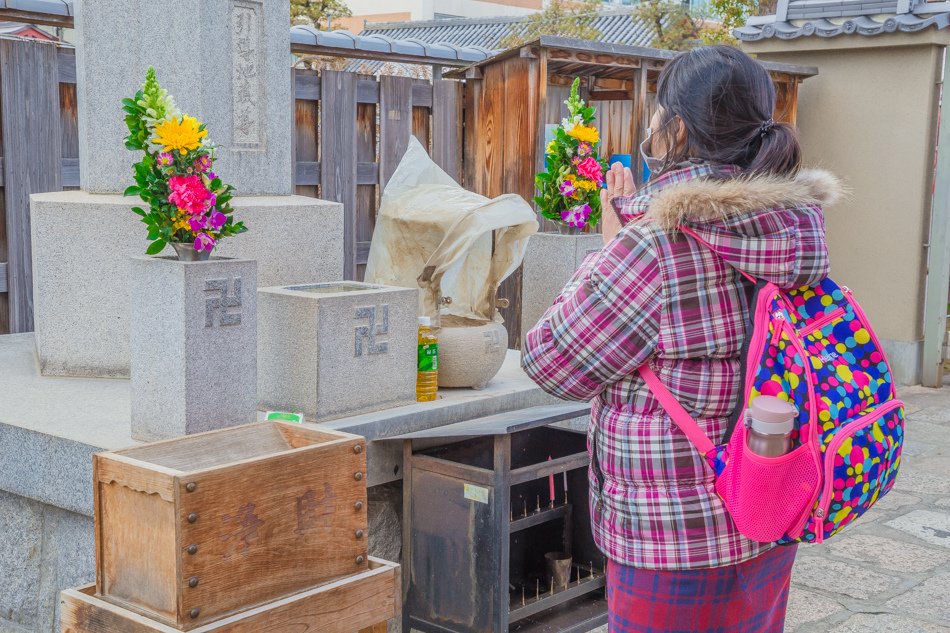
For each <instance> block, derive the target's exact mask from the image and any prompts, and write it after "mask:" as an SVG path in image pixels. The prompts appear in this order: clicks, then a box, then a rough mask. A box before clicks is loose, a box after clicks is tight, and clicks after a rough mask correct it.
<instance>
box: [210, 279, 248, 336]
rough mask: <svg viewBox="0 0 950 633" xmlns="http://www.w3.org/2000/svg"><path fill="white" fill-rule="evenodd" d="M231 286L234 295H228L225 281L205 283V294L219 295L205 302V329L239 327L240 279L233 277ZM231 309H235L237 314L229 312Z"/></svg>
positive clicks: (218, 280)
mask: <svg viewBox="0 0 950 633" xmlns="http://www.w3.org/2000/svg"><path fill="white" fill-rule="evenodd" d="M232 285H233V288H234V294H228V280H227V279H208V280H207V281H205V292H217V293H219V295H220V296H217V297H214V298H211V299H208V300H207V301H205V327H206V328H207V327H215V325H222V326H225V325H241V278H240V277H235V278H234V279H233V280H232ZM232 308H237V312H229V310H230V309H232ZM216 317H217V318H216Z"/></svg>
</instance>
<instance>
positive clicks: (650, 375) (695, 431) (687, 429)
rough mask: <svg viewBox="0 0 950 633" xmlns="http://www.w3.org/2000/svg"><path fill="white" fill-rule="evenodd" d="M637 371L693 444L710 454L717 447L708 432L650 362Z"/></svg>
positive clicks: (702, 451)
mask: <svg viewBox="0 0 950 633" xmlns="http://www.w3.org/2000/svg"><path fill="white" fill-rule="evenodd" d="M637 371H639V372H640V375H641V376H643V380H645V381H646V383H647V386H648V387H649V388H650V391H651V392H652V393H653V396H654V397H655V398H656V399H657V400H659V401H660V404H662V405H663V408H664V409H666V412H667V413H668V414H669V416H670V418H672V420H673V422H674V423H676V426H678V427H679V428H680V430H681V431H682V432H683V433H685V434H686V437H687V438H689V441H690V442H692V443H693V446H695V447H696V448H698V449H699V451H700V452H701V453H702V454H703V455H708V454H709V452H710V451H711V450H713V448H715V447H714V446H713V443H712V441H710V439H709V438H708V437H706V434H705V433H703V430H702V429H701V428H699V425H698V424H696V421H695V420H693V418H691V417H690V416H689V414H688V413H686V409H684V408H683V405H681V404H680V403H679V401H678V400H677V399H676V398H675V397H674V396H673V394H672V393H670V390H669V389H667V388H666V385H664V384H663V383H662V382H660V377H659V376H657V375H656V373H655V372H654V371H653V369H652V368H651V367H650V364H649V363H644V364H643V365H641V366H640V368H639V369H638V370H637Z"/></svg>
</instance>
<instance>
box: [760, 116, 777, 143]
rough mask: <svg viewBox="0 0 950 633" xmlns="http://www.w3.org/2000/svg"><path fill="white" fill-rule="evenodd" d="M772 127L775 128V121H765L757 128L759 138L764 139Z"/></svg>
mask: <svg viewBox="0 0 950 633" xmlns="http://www.w3.org/2000/svg"><path fill="white" fill-rule="evenodd" d="M774 126H775V121H773V120H772V119H769V120H768V121H765V122H764V123H762V125H760V126H759V136H761V137H763V138H765V135H766V134H768V133H769V132H771V131H772V128H773V127H774Z"/></svg>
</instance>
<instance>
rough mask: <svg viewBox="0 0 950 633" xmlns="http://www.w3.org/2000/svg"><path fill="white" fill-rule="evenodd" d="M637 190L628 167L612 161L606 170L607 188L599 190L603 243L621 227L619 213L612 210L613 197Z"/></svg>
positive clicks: (610, 238) (609, 239)
mask: <svg viewBox="0 0 950 633" xmlns="http://www.w3.org/2000/svg"><path fill="white" fill-rule="evenodd" d="M636 192H637V187H636V185H634V184H633V174H632V173H631V172H630V168H629V167H624V166H623V165H621V164H620V163H614V164H613V165H611V166H610V169H608V170H607V188H606V189H601V190H600V211H601V220H600V222H601V231H602V232H603V234H604V244H607V243H609V242H610V241H611V240H612V239H614V238H615V237H617V233H619V232H620V229H622V228H623V222H622V221H621V219H620V215H619V214H618V213H617V212H616V211H615V210H614V208H613V205H612V204H611V202H612V201H613V199H614V198H617V197H623V196H632V195H633V194H635V193H636Z"/></svg>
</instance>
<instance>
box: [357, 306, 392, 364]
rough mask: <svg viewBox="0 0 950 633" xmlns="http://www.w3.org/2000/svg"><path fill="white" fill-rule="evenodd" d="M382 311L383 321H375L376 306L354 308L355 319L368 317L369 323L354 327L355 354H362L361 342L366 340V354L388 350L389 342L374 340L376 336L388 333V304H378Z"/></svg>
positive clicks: (383, 352) (382, 352) (381, 352)
mask: <svg viewBox="0 0 950 633" xmlns="http://www.w3.org/2000/svg"><path fill="white" fill-rule="evenodd" d="M378 307H379V309H380V311H381V312H382V313H383V322H382V323H377V322H376V308H377V306H368V307H364V308H357V309H356V318H357V319H369V325H361V326H359V327H357V328H356V345H355V349H354V352H355V355H356V356H362V355H363V343H364V341H365V342H366V351H367V353H368V354H370V355H373V354H385V353H386V352H388V351H389V343H387V342H386V341H381V342H378V343H377V342H376V337H377V336H385V335H387V334H389V304H388V303H386V304H383V305H381V306H378Z"/></svg>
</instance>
